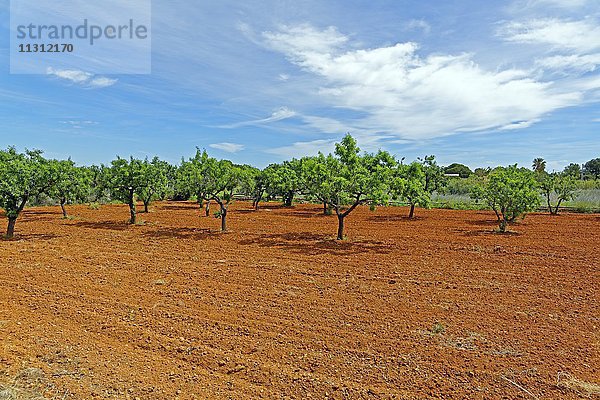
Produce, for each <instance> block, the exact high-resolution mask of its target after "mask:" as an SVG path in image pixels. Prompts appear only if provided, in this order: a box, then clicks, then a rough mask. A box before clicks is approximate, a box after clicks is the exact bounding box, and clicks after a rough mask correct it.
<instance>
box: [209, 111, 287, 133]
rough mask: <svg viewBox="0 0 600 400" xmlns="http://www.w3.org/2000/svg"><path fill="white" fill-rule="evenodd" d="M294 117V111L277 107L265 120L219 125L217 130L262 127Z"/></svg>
mask: <svg viewBox="0 0 600 400" xmlns="http://www.w3.org/2000/svg"><path fill="white" fill-rule="evenodd" d="M296 115H297V113H296V112H295V111H294V110H290V109H289V108H287V107H279V108H278V109H277V110H275V111H273V113H272V114H271V116H269V117H267V118H262V119H255V120H252V121H244V122H238V123H235V124H230V125H221V126H219V128H224V129H234V128H240V127H242V126H249V125H264V124H269V123H272V122H277V121H283V120H284V119H288V118H293V117H295V116H296Z"/></svg>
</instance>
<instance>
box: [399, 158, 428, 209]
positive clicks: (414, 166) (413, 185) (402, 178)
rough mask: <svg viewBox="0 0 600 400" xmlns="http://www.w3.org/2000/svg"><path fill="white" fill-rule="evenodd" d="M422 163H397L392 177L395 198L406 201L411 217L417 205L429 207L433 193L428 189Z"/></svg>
mask: <svg viewBox="0 0 600 400" xmlns="http://www.w3.org/2000/svg"><path fill="white" fill-rule="evenodd" d="M423 169H424V167H423V165H422V164H421V163H418V162H413V163H411V164H408V165H404V164H400V165H396V167H395V168H394V169H393V174H392V177H391V179H390V193H391V194H392V196H393V197H394V198H395V199H401V200H404V201H406V202H407V203H408V204H409V205H410V206H411V207H410V215H409V217H410V218H413V217H414V209H415V207H416V206H420V207H429V206H430V203H431V193H430V192H428V191H427V190H426V185H427V180H426V175H425V171H424V170H423Z"/></svg>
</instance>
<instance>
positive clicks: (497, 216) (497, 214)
mask: <svg viewBox="0 0 600 400" xmlns="http://www.w3.org/2000/svg"><path fill="white" fill-rule="evenodd" d="M493 209H494V212H495V213H496V218H498V222H500V213H499V212H498V210H497V209H496V207H493Z"/></svg>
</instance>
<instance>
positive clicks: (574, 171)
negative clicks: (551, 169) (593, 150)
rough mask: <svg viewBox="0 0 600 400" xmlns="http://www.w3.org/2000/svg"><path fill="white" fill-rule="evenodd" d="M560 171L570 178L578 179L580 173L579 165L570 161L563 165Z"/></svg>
mask: <svg viewBox="0 0 600 400" xmlns="http://www.w3.org/2000/svg"><path fill="white" fill-rule="evenodd" d="M562 173H563V175H566V176H570V177H571V178H575V179H580V178H581V173H582V170H581V166H580V165H579V164H575V163H571V164H569V165H567V166H566V167H565V169H564V170H563V172H562Z"/></svg>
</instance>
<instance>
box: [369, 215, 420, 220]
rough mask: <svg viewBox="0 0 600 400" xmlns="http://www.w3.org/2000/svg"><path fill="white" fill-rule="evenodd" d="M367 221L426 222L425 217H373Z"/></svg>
mask: <svg viewBox="0 0 600 400" xmlns="http://www.w3.org/2000/svg"><path fill="white" fill-rule="evenodd" d="M367 219H368V220H369V221H373V222H402V221H403V222H416V221H422V220H424V218H423V217H419V216H416V217H413V218H408V215H373V216H371V217H369V218H367Z"/></svg>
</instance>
